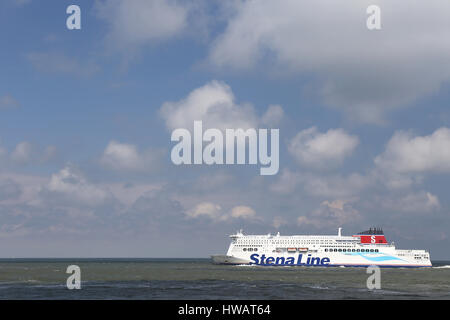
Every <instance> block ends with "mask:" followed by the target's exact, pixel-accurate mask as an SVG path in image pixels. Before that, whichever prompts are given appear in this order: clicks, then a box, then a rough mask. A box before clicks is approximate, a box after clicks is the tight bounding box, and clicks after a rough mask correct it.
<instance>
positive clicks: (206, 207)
mask: <svg viewBox="0 0 450 320" xmlns="http://www.w3.org/2000/svg"><path fill="white" fill-rule="evenodd" d="M186 216H187V217H188V218H202V217H207V218H209V219H211V220H213V221H216V222H218V221H230V220H235V219H244V220H259V217H258V216H257V215H256V212H255V210H254V209H253V208H251V207H249V206H244V205H239V206H235V207H233V208H231V210H230V211H229V212H224V211H223V210H222V207H221V206H220V205H218V204H215V203H212V202H200V203H198V204H197V205H195V206H194V207H193V208H191V209H190V210H188V211H186Z"/></svg>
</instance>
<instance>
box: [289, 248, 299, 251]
mask: <svg viewBox="0 0 450 320" xmlns="http://www.w3.org/2000/svg"><path fill="white" fill-rule="evenodd" d="M287 251H288V252H297V248H287Z"/></svg>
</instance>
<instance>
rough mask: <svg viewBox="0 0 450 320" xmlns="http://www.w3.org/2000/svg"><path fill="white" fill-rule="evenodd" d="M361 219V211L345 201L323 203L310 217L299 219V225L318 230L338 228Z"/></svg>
mask: <svg viewBox="0 0 450 320" xmlns="http://www.w3.org/2000/svg"><path fill="white" fill-rule="evenodd" d="M358 219H360V214H359V211H358V210H356V209H355V208H353V206H352V204H351V203H349V202H348V201H344V200H334V201H331V202H330V201H328V200H327V201H323V202H322V203H321V204H320V207H319V208H318V209H316V210H314V211H313V212H312V213H311V214H310V215H308V216H300V217H298V219H297V223H298V224H299V225H313V226H314V227H316V228H319V229H320V228H324V227H336V226H342V225H344V224H348V223H351V222H354V221H355V220H358Z"/></svg>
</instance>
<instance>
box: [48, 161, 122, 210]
mask: <svg viewBox="0 0 450 320" xmlns="http://www.w3.org/2000/svg"><path fill="white" fill-rule="evenodd" d="M42 193H43V195H48V196H49V199H50V198H51V200H52V201H55V202H59V200H61V202H63V203H70V204H76V205H77V206H84V205H86V206H89V207H96V206H101V205H105V204H107V203H108V202H112V200H113V196H112V194H111V193H110V192H109V191H108V190H106V189H105V188H102V187H100V186H96V185H94V184H92V183H89V182H88V181H87V180H86V178H84V176H83V175H82V174H81V173H80V172H76V170H75V169H73V168H71V167H65V168H63V169H62V170H60V171H59V172H58V173H55V174H52V176H51V178H50V181H49V183H48V184H47V185H45V186H44V187H43V189H42Z"/></svg>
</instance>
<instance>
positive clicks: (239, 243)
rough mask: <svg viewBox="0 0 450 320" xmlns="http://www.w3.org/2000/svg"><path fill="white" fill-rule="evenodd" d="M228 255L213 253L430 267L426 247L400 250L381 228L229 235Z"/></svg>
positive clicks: (221, 260) (275, 260) (270, 261)
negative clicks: (352, 231) (354, 231)
mask: <svg viewBox="0 0 450 320" xmlns="http://www.w3.org/2000/svg"><path fill="white" fill-rule="evenodd" d="M230 238H231V244H230V246H229V248H228V252H227V254H226V255H213V256H211V259H212V262H213V263H215V264H234V265H242V264H245V265H263V266H273V265H278V266H279V265H282V266H319V267H340V266H345V267H368V266H374V265H375V266H379V267H390V268H393V267H402V268H418V267H431V260H430V254H429V252H428V251H426V250H399V249H396V248H395V245H394V243H388V242H387V241H386V237H385V236H384V233H383V230H382V229H381V228H370V229H369V230H366V231H363V232H360V233H358V234H356V235H352V236H344V235H342V228H338V234H337V235H293V236H282V235H280V233H279V232H278V233H277V234H276V235H271V234H268V235H244V234H243V232H242V230H240V231H239V232H237V233H236V234H232V235H230Z"/></svg>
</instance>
